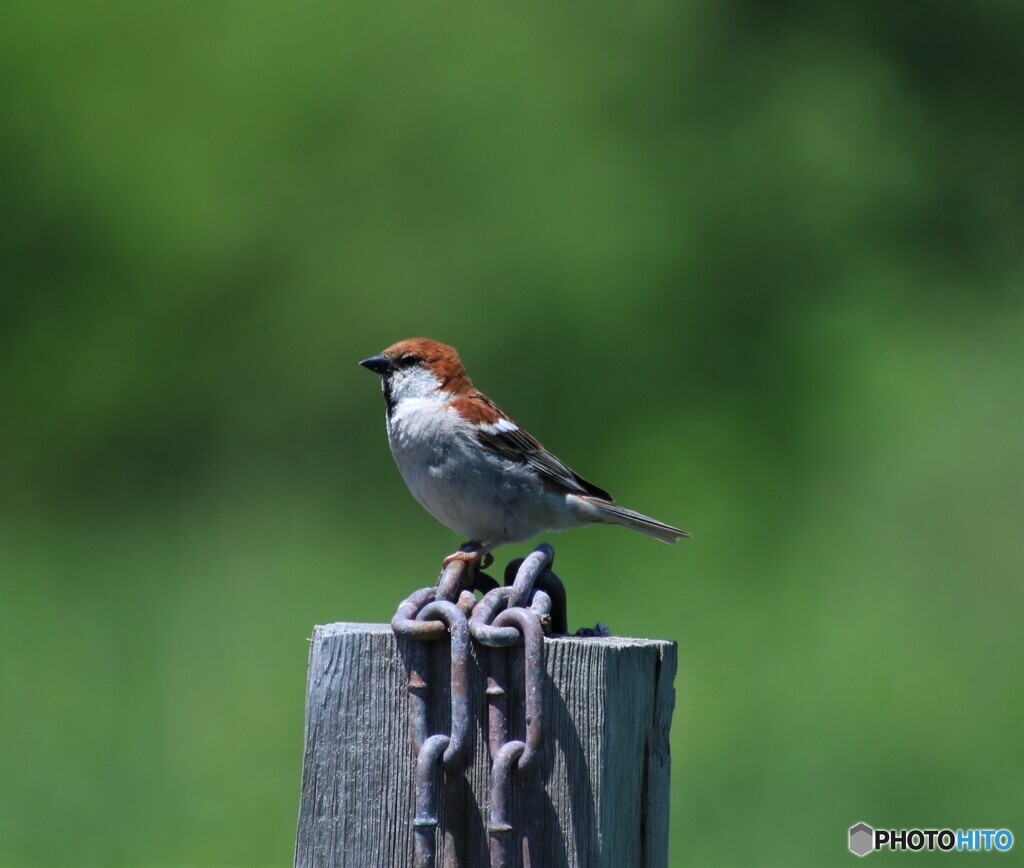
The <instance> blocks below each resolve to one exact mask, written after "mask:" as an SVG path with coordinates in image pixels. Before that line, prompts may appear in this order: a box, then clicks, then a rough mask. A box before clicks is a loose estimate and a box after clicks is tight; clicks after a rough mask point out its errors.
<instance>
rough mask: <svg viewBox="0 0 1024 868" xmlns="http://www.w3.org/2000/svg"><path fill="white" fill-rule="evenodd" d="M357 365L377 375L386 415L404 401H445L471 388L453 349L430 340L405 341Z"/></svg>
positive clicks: (411, 339) (415, 339)
mask: <svg viewBox="0 0 1024 868" xmlns="http://www.w3.org/2000/svg"><path fill="white" fill-rule="evenodd" d="M359 364H360V365H362V366H363V367H364V368H368V369H369V370H371V371H373V372H374V373H375V374H378V375H379V376H380V379H381V387H382V389H383V390H384V398H385V400H386V401H387V404H388V412H389V413H390V412H391V410H393V409H394V407H395V405H396V404H398V403H399V402H400V401H403V400H405V399H406V398H428V397H437V396H439V395H441V396H443V397H444V398H445V399H446V400H447V399H448V398H451V397H453V396H456V395H459V394H461V393H463V392H466V391H468V390H470V389H472V387H473V384H472V382H471V381H470V379H469V377H468V376H466V371H465V369H464V368H463V367H462V362H461V361H460V360H459V354H458V353H457V352H456V351H455V348H454V347H450V346H448V345H447V344H442V343H439V342H438V341H434V340H431V339H430V338H407V339H406V340H404V341H399V342H398V343H397V344H392V345H391V346H390V347H388V348H387V349H386V350H384V352H382V353H380V354H379V355H376V356H371V357H370V358H368V359H363V360H362V361H361V362H360V363H359Z"/></svg>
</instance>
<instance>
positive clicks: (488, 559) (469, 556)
mask: <svg viewBox="0 0 1024 868" xmlns="http://www.w3.org/2000/svg"><path fill="white" fill-rule="evenodd" d="M503 542H504V540H500V539H499V540H494V541H493V542H489V543H487V545H482V544H481V543H478V542H476V541H475V540H470V541H469V542H468V543H465V544H464V545H463V546H461V547H460V548H459V550H458V551H457V552H454V553H453V554H450V555H448V557H446V558H445V559H444V561H443V562H442V564H441V569H442V570H443V569H444V568H445V567H447V566H448V564H450V563H452V562H454V561H463V562H464V563H465V564H466V565H467V566H468V567H469V569H471V570H472V569H481V570H486V569H487V568H488V567H489V566H490V565H491V564H493V563H494V555H492V554H491V549H493V548H496V547H497V546H500V545H501V544H502V543H503Z"/></svg>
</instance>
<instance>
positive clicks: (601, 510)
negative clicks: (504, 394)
mask: <svg viewBox="0 0 1024 868" xmlns="http://www.w3.org/2000/svg"><path fill="white" fill-rule="evenodd" d="M359 364H360V365H362V366H363V367H364V368H368V369H369V370H371V371H373V372H374V373H376V374H378V375H379V376H380V380H381V388H382V390H383V392H384V401H385V403H386V404H387V431H388V442H389V443H390V445H391V454H392V455H393V456H394V459H395V464H397V465H398V470H399V471H400V472H401V474H402V478H403V479H404V480H405V484H406V485H407V486H408V487H409V491H410V492H412V496H413V497H415V498H416V500H417V501H419V503H420V505H421V506H423V508H424V509H426V510H427V512H429V513H430V514H431V515H432V516H434V518H436V519H437V520H438V521H439V522H441V523H442V524H444V525H447V526H448V527H449V528H451V529H452V530H453V531H455V532H456V533H457V534H460V535H461V536H463V537H465V538H467V539H468V540H470V541H471V543H472V545H473V546H474V548H475V551H474V552H473V553H472V555H471V556H469V557H466V558H462V557H460V556H459V555H452V556H451V558H448V559H446V561H445V563H446V564H447V563H448V562H449V560H452V559H460V560H461V559H467V560H469V559H471V558H476V557H482V556H483V555H484V554H487V553H489V552H490V551H492V550H493V549H495V548H496V547H498V546H500V545H504V544H505V543H512V542H521V541H523V540H527V539H529V538H530V537H533V536H535V535H536V534H538V533H541V532H543V531H560V530H565V529H567V528H572V527H580V526H582V525H586V524H594V523H597V524H617V525H621V526H622V527H628V528H629V529H630V530H636V531H640V533H645V534H647V535H649V536H652V537H654V538H655V539H660V540H661V541H662V542H666V543H675V542H676V540H678V539H679V538H680V537H688V536H689V534H688V533H687V532H686V531H684V530H680V529H679V528H677V527H672V525H669V524H665V523H664V522H660V521H658V520H657V519H653V518H650V517H648V516H646V515H641V514H640V513H639V512H634V511H633V510H631V509H626V508H625V507H622V506H619V505H617V504H616V503H615V502H614V500H613V499H612V496H611V495H610V494H609V493H608V492H607V491H605V490H604V489H603V488H598V487H597V486H596V485H594V484H593V483H592V482H588V481H587V480H586V479H584V478H583V477H582V476H580V475H579V474H578V473H576V472H575V471H574V470H572V469H571V468H570V467H569V466H568V465H567V464H566V463H565V462H563V461H562V460H561V459H559V458H557V457H556V456H555V455H553V454H552V453H551V452H548V451H547V450H546V449H545V448H544V447H543V446H542V445H541V444H540V442H539V441H538V440H537V439H536V438H534V437H532V436H531V435H530V434H528V433H527V432H526V431H525V430H523V429H522V428H520V427H519V425H518V424H517V423H516V422H515V421H514V420H513V419H512V418H511V417H510V416H509V415H508V414H507V413H505V412H504V411H503V410H502V409H501V408H500V407H499V406H498V405H497V404H495V403H494V401H492V400H491V399H490V398H488V397H487V396H486V395H484V394H483V393H482V392H480V391H479V390H478V389H477V388H476V387H475V386H474V385H473V382H472V380H470V378H469V377H468V376H467V374H466V371H465V369H464V368H463V366H462V362H461V361H460V360H459V354H458V353H457V352H456V351H455V350H454V349H453V348H452V347H449V346H447V345H445V344H442V343H438V342H437V341H434V340H431V339H430V338H410V339H408V340H403V341H399V342H398V343H396V344H392V345H391V346H390V347H388V348H387V349H386V350H384V352H382V353H380V354H379V355H376V356H372V357H371V358H368V359H363V361H361V362H360V363H359Z"/></svg>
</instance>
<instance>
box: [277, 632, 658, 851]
mask: <svg viewBox="0 0 1024 868" xmlns="http://www.w3.org/2000/svg"><path fill="white" fill-rule="evenodd" d="M410 646H411V641H410V640H398V639H396V638H395V636H394V635H393V634H392V632H391V628H390V627H389V626H386V625H382V624H330V625H327V626H323V627H317V628H316V630H315V631H314V633H313V644H312V648H311V649H310V657H309V679H308V685H307V697H306V741H305V752H304V757H303V769H302V795H301V803H300V809H299V823H298V834H297V838H296V846H295V864H296V865H297V866H353V868H403V866H411V865H412V864H413V833H412V824H411V820H412V816H413V770H414V765H415V757H414V756H413V752H412V748H411V746H410V741H409V724H408V708H409V702H408V692H407V682H406V671H407V670H406V663H407V660H408V656H409V651H410ZM486 653H487V652H486V651H485V650H484V649H482V648H480V647H479V646H477V645H475V644H474V647H473V660H472V661H471V663H470V669H469V681H470V708H471V712H472V718H473V720H472V727H471V744H470V754H471V757H472V759H471V761H470V763H469V766H468V768H467V769H466V771H465V773H464V774H459V775H457V776H456V779H455V782H454V785H453V789H454V790H455V791H456V792H457V793H458V794H460V795H461V796H462V798H461V802H462V808H461V810H460V811H459V814H460V816H459V818H458V822H457V823H449V822H448V821H447V818H446V817H445V815H444V810H443V808H442V810H441V814H440V820H441V826H440V829H439V834H438V845H437V846H438V851H437V852H438V864H439V865H440V864H441V853H442V848H443V847H444V838H445V831H446V829H447V828H448V827H450V828H451V829H458V828H461V829H462V834H461V836H460V837H461V838H462V840H461V843H457V842H454V841H451V840H450V844H449V845H450V846H461V847H462V848H464V853H465V855H464V862H463V864H464V865H466V866H470V868H476V866H486V865H487V864H488V856H487V853H488V843H487V831H486V824H487V800H488V772H489V769H490V757H489V756H488V753H487V736H486V732H487V729H486V726H487V704H486V699H485V696H484V686H485V669H484V667H483V662H484V657H485V654H486ZM545 669H546V677H545V684H544V711H545V734H544V749H543V754H542V760H541V765H540V769H539V772H538V775H539V778H538V779H537V786H536V787H535V788H534V790H533V791H532V793H527V792H524V788H523V786H522V784H520V783H515V784H514V785H513V792H514V796H513V813H512V816H513V823H514V824H515V825H516V828H517V829H518V828H521V823H520V822H519V817H520V816H521V813H522V810H523V804H524V800H527V799H528V800H529V801H530V802H531V803H532V804H534V805H536V806H537V809H538V814H539V817H540V830H541V831H540V835H539V839H540V854H539V855H540V856H541V858H542V860H543V861H542V864H543V865H545V866H548V868H558V866H581V868H582V866H586V868H602V866H607V868H629V866H642V868H663V866H665V865H667V863H668V799H669V763H670V759H669V741H668V735H669V727H670V724H671V719H672V711H673V707H674V704H675V692H674V689H673V686H672V684H673V679H674V676H675V669H676V646H675V644H674V643H672V642H663V641H655V640H647V639H621V638H587V639H576V638H560V639H547V640H545ZM429 671H430V677H429V684H430V690H431V694H430V708H431V715H430V716H431V721H430V724H431V733H437V732H447V726H448V719H447V716H448V713H449V712H448V673H449V661H448V645H447V643H446V642H437V643H432V644H431V648H430V670H429ZM522 681H523V670H522V655H521V652H520V653H513V657H512V660H511V661H510V667H509V688H510V689H509V709H510V717H509V720H510V735H511V737H513V738H520V737H522V734H523V732H524V722H523V710H522ZM517 856H518V853H517Z"/></svg>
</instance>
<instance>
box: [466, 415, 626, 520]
mask: <svg viewBox="0 0 1024 868" xmlns="http://www.w3.org/2000/svg"><path fill="white" fill-rule="evenodd" d="M493 406H494V407H495V409H496V410H498V413H499V414H500V418H499V421H498V422H496V423H492V424H482V425H480V427H479V430H478V431H477V438H478V439H479V440H480V442H481V443H482V444H483V445H484V446H486V447H487V448H488V449H491V450H493V451H494V452H497V453H498V454H499V455H501V456H503V457H505V458H509V459H511V460H512V461H518V462H525V463H527V464H529V465H530V466H531V467H533V468H534V470H536V471H537V472H538V473H539V474H540V475H541V477H542V478H544V479H545V480H547V481H548V482H550V483H553V484H555V485H557V486H560V487H561V488H564V489H565V490H566V491H569V492H571V493H573V494H589V495H591V496H592V497H599V498H601V500H607V501H608V502H609V503H611V502H612V500H613V499H612V496H611V495H610V494H609V493H608V492H607V491H605V490H604V489H603V488H598V487H597V486H596V485H594V484H593V483H592V482H587V480H586V479H584V478H583V477H582V476H580V475H579V474H578V473H577V472H576V471H575V470H573V469H572V468H571V467H569V465H567V464H566V463H565V462H564V461H562V460H561V459H560V458H559V457H558V456H557V455H553V454H552V453H550V452H548V451H547V449H545V448H544V447H543V446H542V445H541V444H540V441H539V440H537V438H535V437H533V436H532V435H530V434H528V433H527V432H526V431H524V430H523V429H522V428H520V427H519V426H518V425H516V423H515V422H513V421H512V420H511V419H510V418H509V417H508V416H507V415H506V414H505V413H504V412H502V411H501V410H500V409H499V408H498V407H497V405H493Z"/></svg>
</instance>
